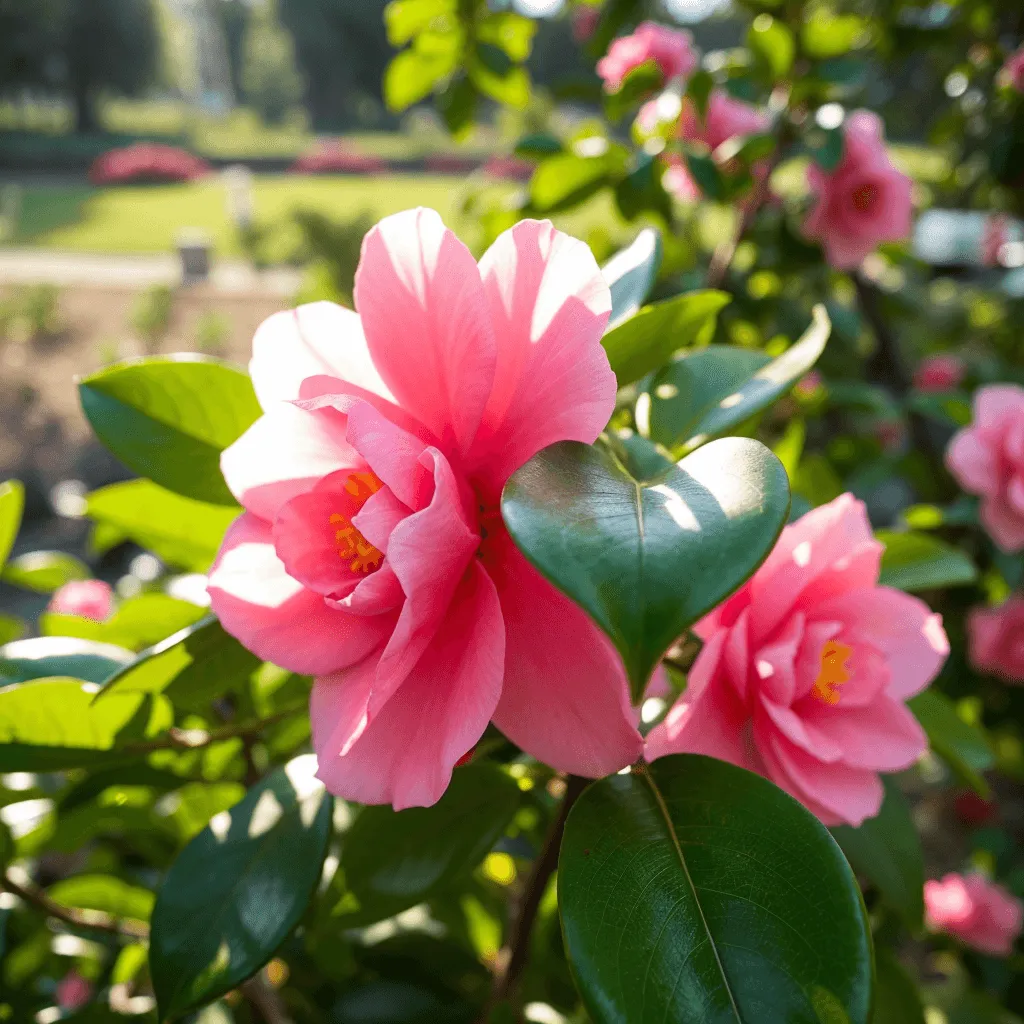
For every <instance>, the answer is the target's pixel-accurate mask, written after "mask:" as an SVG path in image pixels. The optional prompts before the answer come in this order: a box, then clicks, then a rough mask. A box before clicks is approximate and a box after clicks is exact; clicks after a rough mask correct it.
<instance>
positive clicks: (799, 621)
mask: <svg viewBox="0 0 1024 1024" xmlns="http://www.w3.org/2000/svg"><path fill="white" fill-rule="evenodd" d="M803 636H804V616H803V614H802V613H800V612H797V613H796V614H795V615H791V616H790V618H789V620H788V621H787V622H786V624H785V626H784V628H783V629H781V630H779V632H778V634H777V636H776V637H775V639H774V641H773V642H772V643H770V644H765V645H764V646H763V647H761V648H760V649H759V650H758V651H757V653H756V654H755V655H754V666H753V668H754V673H755V674H756V676H757V679H758V681H759V686H758V690H759V692H760V693H761V694H763V695H764V696H766V697H767V698H768V699H769V700H770V701H773V702H774V703H776V704H778V705H781V706H782V707H789V705H790V704H792V703H793V700H794V698H795V696H796V689H797V687H796V666H795V662H796V656H797V652H798V651H799V649H800V644H801V641H802V640H803Z"/></svg>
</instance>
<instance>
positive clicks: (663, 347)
mask: <svg viewBox="0 0 1024 1024" xmlns="http://www.w3.org/2000/svg"><path fill="white" fill-rule="evenodd" d="M728 303H729V296H728V295H727V294H726V293H725V292H717V291H712V290H707V291H699V292H689V293H688V294H686V295H679V296H676V298H674V299H666V300H665V301H664V302H655V303H654V304H653V305H650V306H645V307H644V308H643V309H641V310H640V311H639V312H638V313H637V314H636V315H635V316H632V317H631V318H630V319H628V320H626V321H624V322H623V323H621V324H620V325H619V326H618V327H616V328H614V329H613V330H611V331H609V332H608V333H607V334H606V335H605V336H604V337H603V338H602V339H601V344H602V345H604V350H605V352H607V353H608V361H609V362H610V363H611V366H612V370H614V371H615V377H616V380H617V381H618V383H619V387H624V386H625V385H626V384H632V383H633V382H634V381H637V380H640V378H641V377H645V376H646V375H647V374H648V373H650V372H651V371H652V370H657V369H658V368H659V367H661V366H664V364H665V363H666V362H668V360H669V359H671V358H672V356H673V355H674V354H675V353H676V352H677V351H679V349H684V348H689V347H691V346H694V345H706V344H707V343H708V342H709V341H710V340H711V338H712V336H713V335H714V333H715V324H716V323H717V321H718V313H719V311H720V310H721V309H723V308H724V307H725V306H726V305H728Z"/></svg>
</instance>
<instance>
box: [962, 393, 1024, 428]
mask: <svg viewBox="0 0 1024 1024" xmlns="http://www.w3.org/2000/svg"><path fill="white" fill-rule="evenodd" d="M1008 416H1010V417H1013V418H1017V417H1021V416H1024V388H1022V387H1021V386H1020V385H1019V384H989V385H987V386H986V387H983V388H978V390H977V392H976V393H975V395H974V423H975V426H978V427H991V426H998V425H999V424H1000V423H1001V422H1002V421H1003V419H1004V418H1006V417H1008Z"/></svg>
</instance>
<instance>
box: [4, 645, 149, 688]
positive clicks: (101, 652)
mask: <svg viewBox="0 0 1024 1024" xmlns="http://www.w3.org/2000/svg"><path fill="white" fill-rule="evenodd" d="M133 657H134V656H133V654H132V652H131V651H128V650H125V649H124V648H122V647H115V646H113V645H112V644H102V643H97V642H96V641H94V640H82V639H78V638H75V637H61V636H53V637H49V636H47V637H33V638H31V639H29V640H16V641H15V642H14V643H10V644H6V645H5V646H3V647H0V685H6V684H7V683H23V682H26V681H28V680H29V679H45V678H46V677H47V676H70V677H73V678H75V679H81V680H84V681H85V682H87V683H102V682H103V681H104V680H106V679H109V678H110V677H111V676H112V675H113V674H114V673H115V672H118V671H119V670H120V669H122V668H124V666H125V665H128V664H130V663H131V662H132V660H133Z"/></svg>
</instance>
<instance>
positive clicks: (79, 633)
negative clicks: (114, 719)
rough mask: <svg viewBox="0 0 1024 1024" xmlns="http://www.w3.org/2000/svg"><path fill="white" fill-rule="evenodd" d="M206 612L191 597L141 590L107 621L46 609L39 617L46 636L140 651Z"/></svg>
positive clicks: (41, 628)
mask: <svg viewBox="0 0 1024 1024" xmlns="http://www.w3.org/2000/svg"><path fill="white" fill-rule="evenodd" d="M204 615H206V610H205V609H204V608H200V607H198V606H197V605H194V604H191V603H190V602H188V601H179V600H178V599H177V598H174V597H168V596H167V595H166V594H139V596H138V597H132V598H129V599H128V600H127V601H125V602H123V603H122V604H121V606H120V607H119V608H118V609H117V611H115V612H114V614H113V615H112V616H111V617H110V618H109V619H107V620H106V621H104V622H97V621H96V620H95V619H87V618H83V617H81V616H77V615H63V614H60V613H58V612H45V613H44V614H43V615H41V616H40V618H39V630H40V632H41V633H43V634H44V635H46V636H70V637H81V638H82V639H85V640H96V641H99V642H100V643H105V644H114V645H116V646H118V647H125V648H127V649H128V650H131V651H140V650H142V648H144V647H151V646H152V645H153V644H156V643H159V642H160V641H161V640H165V639H166V638H167V637H169V636H170V635H171V634H172V633H177V632H179V631H181V630H182V629H185V628H186V627H187V626H191V625H192V624H193V623H195V622H198V620H199V619H201V618H203V616H204Z"/></svg>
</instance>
